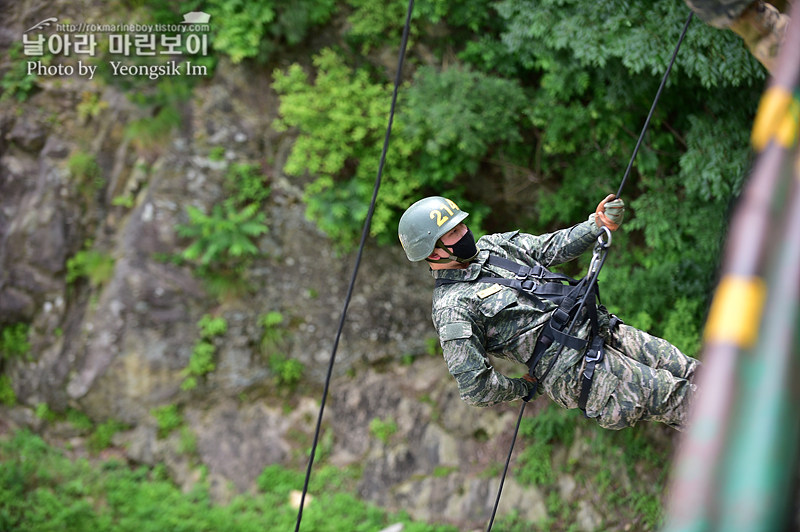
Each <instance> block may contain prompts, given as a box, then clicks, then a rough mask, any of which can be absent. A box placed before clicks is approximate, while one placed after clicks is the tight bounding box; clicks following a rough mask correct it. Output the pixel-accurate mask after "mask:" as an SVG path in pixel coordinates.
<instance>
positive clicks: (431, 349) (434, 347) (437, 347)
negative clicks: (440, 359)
mask: <svg viewBox="0 0 800 532" xmlns="http://www.w3.org/2000/svg"><path fill="white" fill-rule="evenodd" d="M425 352H426V353H428V354H429V355H431V356H434V357H435V356H442V354H443V351H442V344H441V343H440V342H439V338H437V337H436V336H431V337H430V338H426V339H425Z"/></svg>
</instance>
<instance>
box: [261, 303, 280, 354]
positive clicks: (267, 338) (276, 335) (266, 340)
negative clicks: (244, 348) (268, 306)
mask: <svg viewBox="0 0 800 532" xmlns="http://www.w3.org/2000/svg"><path fill="white" fill-rule="evenodd" d="M258 321H259V324H260V325H261V327H262V328H263V329H264V332H263V333H262V334H261V352H262V353H263V354H267V353H269V352H270V351H272V350H273V349H275V348H276V347H277V346H279V345H280V344H281V343H282V341H283V339H284V337H285V334H286V333H285V331H284V329H283V328H282V327H281V325H283V321H284V318H283V314H281V313H280V312H278V311H277V310H271V311H269V312H267V313H266V314H263V315H261V316H259V320H258Z"/></svg>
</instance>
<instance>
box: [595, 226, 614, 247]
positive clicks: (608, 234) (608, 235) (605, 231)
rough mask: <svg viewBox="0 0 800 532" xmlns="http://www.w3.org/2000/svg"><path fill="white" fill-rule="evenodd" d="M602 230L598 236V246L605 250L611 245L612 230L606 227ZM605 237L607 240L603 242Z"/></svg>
mask: <svg viewBox="0 0 800 532" xmlns="http://www.w3.org/2000/svg"><path fill="white" fill-rule="evenodd" d="M600 229H602V232H601V233H600V234H599V235H597V244H598V245H599V246H600V247H602V248H603V249H606V248H608V247H609V246H610V245H611V229H609V228H608V227H606V226H605V225H604V226H603V227H601V228H600ZM603 235H605V237H606V239H605V240H603Z"/></svg>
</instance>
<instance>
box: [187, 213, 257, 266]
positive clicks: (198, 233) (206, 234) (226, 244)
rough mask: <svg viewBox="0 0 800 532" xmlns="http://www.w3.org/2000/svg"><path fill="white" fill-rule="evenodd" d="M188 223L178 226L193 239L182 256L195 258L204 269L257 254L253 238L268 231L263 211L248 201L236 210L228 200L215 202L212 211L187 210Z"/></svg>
mask: <svg viewBox="0 0 800 532" xmlns="http://www.w3.org/2000/svg"><path fill="white" fill-rule="evenodd" d="M186 211H187V213H188V215H189V223H188V224H187V225H179V226H178V227H177V230H178V234H179V235H181V236H183V237H187V238H190V239H192V243H191V244H190V245H189V247H188V248H186V250H184V252H183V258H185V259H187V260H189V261H197V262H199V264H200V265H201V266H203V267H205V268H210V267H218V268H232V267H234V266H235V265H239V264H241V263H242V262H243V261H244V260H246V259H249V258H253V257H255V256H257V255H258V247H257V246H256V245H255V244H254V243H253V238H255V237H257V236H259V235H262V234H264V233H266V232H267V230H268V229H267V226H266V225H265V224H264V219H265V216H264V213H263V212H258V205H256V204H250V205H248V206H246V207H245V208H243V209H242V210H237V209H236V208H235V207H234V205H233V204H232V203H231V202H224V203H223V204H222V205H220V204H217V205H214V206H213V207H212V209H211V214H205V213H203V211H201V210H200V209H198V208H197V207H192V206H189V207H187V209H186Z"/></svg>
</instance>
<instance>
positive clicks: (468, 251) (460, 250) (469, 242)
mask: <svg viewBox="0 0 800 532" xmlns="http://www.w3.org/2000/svg"><path fill="white" fill-rule="evenodd" d="M451 247H452V248H453V255H455V256H456V257H458V258H459V259H462V260H463V261H465V262H466V261H470V260H472V259H474V258H475V255H477V254H478V248H477V247H476V246H475V237H474V236H473V235H472V231H470V230H469V228H467V232H466V233H464V236H462V237H461V238H460V239H459V240H458V242H456V243H455V244H453V245H452V246H451ZM459 262H461V261H459Z"/></svg>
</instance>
